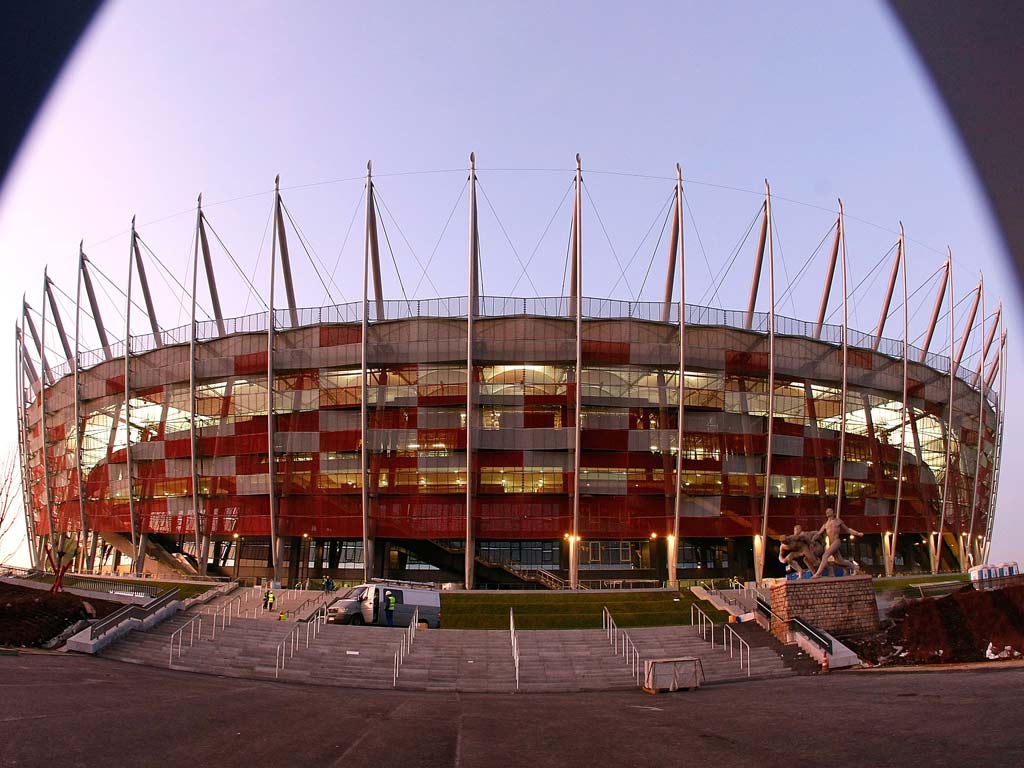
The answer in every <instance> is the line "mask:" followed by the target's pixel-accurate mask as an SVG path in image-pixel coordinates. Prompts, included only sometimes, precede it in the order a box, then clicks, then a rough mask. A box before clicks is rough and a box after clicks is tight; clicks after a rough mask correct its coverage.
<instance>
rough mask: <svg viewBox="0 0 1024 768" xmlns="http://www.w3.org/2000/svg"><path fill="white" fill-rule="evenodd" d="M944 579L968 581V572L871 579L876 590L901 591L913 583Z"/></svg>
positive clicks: (926, 582)
mask: <svg viewBox="0 0 1024 768" xmlns="http://www.w3.org/2000/svg"><path fill="white" fill-rule="evenodd" d="M942 581H962V582H964V583H965V584H966V583H967V581H968V575H967V574H966V573H937V574H935V575H934V576H933V575H932V574H930V573H919V574H916V575H913V576H895V577H893V578H880V577H875V578H874V579H872V580H871V586H872V587H873V588H874V590H875V592H901V591H904V590H906V589H907V588H908V587H910V585H911V584H931V583H934V582H942Z"/></svg>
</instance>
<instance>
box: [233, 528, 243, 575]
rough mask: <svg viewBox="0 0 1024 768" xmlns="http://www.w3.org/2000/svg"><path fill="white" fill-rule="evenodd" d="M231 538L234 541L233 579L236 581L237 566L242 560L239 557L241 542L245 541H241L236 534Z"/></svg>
mask: <svg viewBox="0 0 1024 768" xmlns="http://www.w3.org/2000/svg"><path fill="white" fill-rule="evenodd" d="M231 538H232V539H234V541H235V578H236V579H237V578H238V565H239V561H240V560H241V559H242V557H241V555H242V542H243V541H245V539H243V538H242V537H241V536H239V535H238V534H237V533H233V534H231Z"/></svg>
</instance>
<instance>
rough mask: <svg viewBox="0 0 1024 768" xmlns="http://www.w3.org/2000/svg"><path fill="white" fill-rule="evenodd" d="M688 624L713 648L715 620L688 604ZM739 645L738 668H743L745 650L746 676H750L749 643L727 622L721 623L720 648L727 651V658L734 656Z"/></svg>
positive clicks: (693, 605)
mask: <svg viewBox="0 0 1024 768" xmlns="http://www.w3.org/2000/svg"><path fill="white" fill-rule="evenodd" d="M690 624H692V625H694V626H696V627H697V632H698V634H699V635H700V636H701V639H703V640H709V641H710V642H711V648H712V650H714V648H715V622H713V621H712V620H711V617H710V616H708V615H707V614H706V613H704V611H702V610H701V609H700V608H699V607H698V606H697V605H695V604H691V605H690ZM737 645H738V646H739V653H740V670H741V671H742V670H743V669H744V664H743V651H744V649H745V650H746V652H747V663H746V670H747V677H750V643H748V642H747V641H746V640H744V639H743V638H742V637H740V636H739V634H738V633H737V632H736V630H735V629H733V628H732V627H730V626H729V625H728V624H723V625H722V650H723V651H724V650H728V651H729V658H730V659H734V658H736V650H735V649H736V646H737Z"/></svg>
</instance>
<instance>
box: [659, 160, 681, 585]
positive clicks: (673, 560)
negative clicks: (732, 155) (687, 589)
mask: <svg viewBox="0 0 1024 768" xmlns="http://www.w3.org/2000/svg"><path fill="white" fill-rule="evenodd" d="M672 232H673V234H675V235H676V237H673V238H672V244H671V251H670V258H669V264H670V265H672V264H673V263H674V262H675V261H676V241H678V243H679V392H678V393H677V396H678V403H677V408H678V411H677V413H676V477H675V483H674V485H675V494H674V495H675V504H674V505H673V509H672V533H671V534H669V537H668V546H667V547H666V554H667V559H668V585H669V586H670V587H677V586H678V585H679V575H678V571H679V524H680V518H681V517H682V510H683V487H684V486H683V437H684V436H685V434H686V428H685V419H686V249H685V248H684V246H683V169H682V167H681V166H680V165H679V164H678V163H676V209H675V217H674V219H673V222H672ZM669 274H670V275H671V271H670V272H669ZM671 304H672V290H671V284H670V285H669V288H668V290H667V291H666V292H665V306H664V307H663V309H662V319H663V320H666V321H667V320H668V313H669V311H670V310H671Z"/></svg>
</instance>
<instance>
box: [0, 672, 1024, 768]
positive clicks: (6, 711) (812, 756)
mask: <svg viewBox="0 0 1024 768" xmlns="http://www.w3.org/2000/svg"><path fill="white" fill-rule="evenodd" d="M1022 686H1024V668H1021V667H1019V666H1017V667H1005V668H1002V669H982V670H974V671H944V672H921V673H832V674H831V675H829V676H828V677H799V678H788V679H785V680H781V681H772V680H766V681H761V682H753V683H745V684H732V685H721V686H717V687H708V688H704V689H701V690H700V691H696V692H691V693H677V694H666V695H659V696H650V695H647V694H644V693H641V692H639V691H637V692H609V693H583V694H515V695H513V694H456V693H421V692H402V691H399V692H394V691H365V690H351V689H337V688H323V687H315V686H312V687H305V686H300V685H294V684H280V683H271V682H257V681H245V680H236V679H228V678H219V677H213V676H208V675H199V674H191V673H185V672H172V671H165V670H160V669H154V668H150V667H144V666H138V665H133V664H124V663H119V662H115V661H110V660H106V659H95V658H87V657H81V656H75V655H65V654H52V653H51V654H40V653H35V654H22V655H20V656H0V701H3V702H4V708H3V713H2V715H0V722H2V728H0V730H2V732H3V733H4V734H5V735H4V738H3V739H2V740H0V766H3V768H8V766H39V765H46V766H47V767H48V768H60V767H61V766H119V765H131V766H133V767H138V768H141V767H142V766H161V768H165V767H166V766H168V765H202V766H223V767H224V768H228V767H229V766H278V765H280V766H286V765H287V766H293V765H300V766H310V768H313V767H314V766H315V767H317V768H319V767H321V766H403V767H405V768H410V767H411V766H425V767H432V766H495V767H499V766H500V767H501V768H513V767H515V766H529V767H530V768H543V767H545V766H558V767H559V768H560V767H561V766H587V767H588V768H590V767H592V766H622V767H623V768H625V767H626V766H643V767H644V768H649V767H650V766H672V765H687V766H716V768H717V767H720V768H729V767H731V766H765V767H770V766H780V768H781V767H783V766H784V767H785V768H792V766H794V765H803V764H813V765H822V766H828V765H866V766H886V765H892V766H903V767H907V768H909V767H911V766H926V767H927V768H936V767H937V766H945V765H950V766H952V765H958V766H959V765H964V764H968V763H969V764H973V765H1006V766H1011V765H1024V736H1022V734H1021V731H1020V699H1019V693H1020V690H1021V689H1022Z"/></svg>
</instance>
